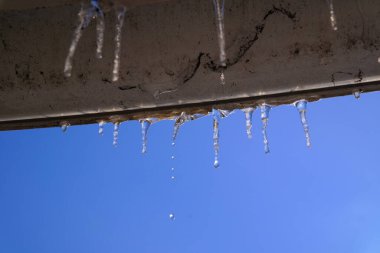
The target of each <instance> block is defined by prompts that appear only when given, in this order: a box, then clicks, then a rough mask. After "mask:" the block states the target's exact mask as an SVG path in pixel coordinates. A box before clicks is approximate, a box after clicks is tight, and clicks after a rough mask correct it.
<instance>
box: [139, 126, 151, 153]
mask: <svg viewBox="0 0 380 253" xmlns="http://www.w3.org/2000/svg"><path fill="white" fill-rule="evenodd" d="M140 123H141V133H142V153H143V154H145V153H146V150H147V143H148V129H149V127H150V126H151V125H152V121H151V120H150V119H144V120H140Z"/></svg>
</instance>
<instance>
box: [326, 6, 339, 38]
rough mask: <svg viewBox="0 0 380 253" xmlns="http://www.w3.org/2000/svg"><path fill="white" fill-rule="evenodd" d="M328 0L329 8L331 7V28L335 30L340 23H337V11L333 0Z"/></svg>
mask: <svg viewBox="0 0 380 253" xmlns="http://www.w3.org/2000/svg"><path fill="white" fill-rule="evenodd" d="M326 1H327V4H328V5H329V9H330V23H331V28H332V29H333V30H334V31H337V30H338V24H337V21H336V16H335V11H334V3H333V0H326Z"/></svg>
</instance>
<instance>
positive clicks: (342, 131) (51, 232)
mask: <svg viewBox="0 0 380 253" xmlns="http://www.w3.org/2000/svg"><path fill="white" fill-rule="evenodd" d="M379 101H380V94H379V93H372V94H363V95H362V98H361V99H360V100H358V101H357V100H355V99H354V98H353V97H352V96H349V97H343V98H335V99H329V100H323V101H319V102H316V103H311V104H309V111H308V119H309V123H310V127H311V137H312V143H313V147H312V149H311V150H308V149H307V148H306V146H305V140H304V134H303V130H302V127H301V124H300V120H299V117H298V113H297V111H296V110H295V108H293V107H291V106H282V107H278V108H274V109H273V110H272V112H271V118H270V121H269V129H268V135H269V141H270V147H271V153H270V154H269V155H264V153H263V145H262V136H261V133H260V128H261V124H260V121H259V114H258V112H257V111H256V112H255V113H254V127H253V135H254V136H253V139H252V140H248V139H247V137H246V133H245V122H244V116H243V114H242V113H240V112H239V113H235V114H233V115H231V116H230V117H229V118H227V119H224V120H223V121H222V122H221V125H220V127H221V130H220V131H221V154H220V156H221V157H220V162H221V166H220V168H219V169H214V168H213V149H212V118H211V117H207V118H202V119H200V120H197V121H194V122H190V123H188V124H186V125H185V126H184V127H183V128H182V129H181V131H180V133H179V136H178V141H177V146H176V149H175V153H176V159H175V160H174V162H173V161H172V160H171V159H170V156H171V155H172V147H171V133H172V125H173V123H172V122H169V121H167V122H166V121H165V122H159V123H157V124H155V125H153V126H152V127H151V129H150V132H149V143H148V153H147V154H146V155H144V156H143V155H142V154H141V153H140V151H141V130H140V125H139V124H138V123H137V122H128V123H124V124H122V125H121V127H120V129H121V132H120V141H119V147H118V148H116V149H115V148H114V147H113V146H112V126H111V125H107V126H106V128H105V135H104V136H103V137H99V136H98V135H97V130H98V129H97V126H96V125H89V126H79V127H71V128H69V130H68V132H67V133H66V134H63V133H62V132H61V131H60V129H59V128H52V129H37V130H28V131H15V132H0V145H1V152H0V162H1V166H0V252H4V253H13V252H17V253H18V252H20V253H29V252H33V253H34V252H36V253H51V252H54V253H60V252H62V253H63V252H64V253H67V252H80V253H84V252H92V253H93V252H94V253H97V252H99V253H100V252H101V253H104V252H111V253H117V252H136V253H161V252H162V253H171V252H173V253H177V252H181V253H186V252H188V253H206V252H207V253H210V252H218V253H231V252H239V253H245V252H260V253H269V252H270V253H273V252H281V253H297V252H299V253H321V252H323V253H329V252H331V253H340V252H342V253H378V252H380V165H379V164H380V163H379V162H380V153H379V150H380V149H379V145H380V131H379V129H380V113H379V112H378V111H377V110H378V108H379ZM173 164H174V166H175V172H174V174H175V176H176V181H175V182H174V183H173V182H171V180H170V176H171V171H170V168H171V167H172V165H173ZM170 212H174V213H175V215H176V220H175V221H171V220H170V219H169V218H168V215H169V213H170Z"/></svg>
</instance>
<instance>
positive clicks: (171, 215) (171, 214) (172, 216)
mask: <svg viewBox="0 0 380 253" xmlns="http://www.w3.org/2000/svg"><path fill="white" fill-rule="evenodd" d="M169 219H170V220H172V221H174V220H175V215H174V213H170V214H169Z"/></svg>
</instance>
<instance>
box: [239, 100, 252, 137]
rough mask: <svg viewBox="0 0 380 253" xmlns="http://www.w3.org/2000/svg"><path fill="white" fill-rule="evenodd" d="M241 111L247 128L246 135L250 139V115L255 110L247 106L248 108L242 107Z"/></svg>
mask: <svg viewBox="0 0 380 253" xmlns="http://www.w3.org/2000/svg"><path fill="white" fill-rule="evenodd" d="M242 111H243V112H244V114H245V125H246V128H247V136H248V138H249V139H251V138H252V115H253V112H254V111H255V108H252V107H248V108H244V109H243V110H242Z"/></svg>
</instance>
